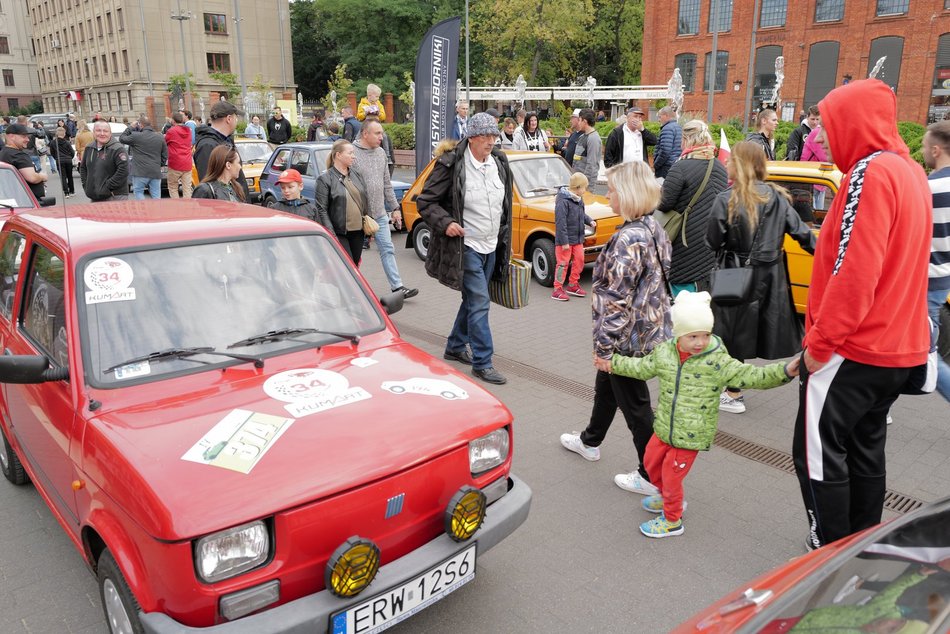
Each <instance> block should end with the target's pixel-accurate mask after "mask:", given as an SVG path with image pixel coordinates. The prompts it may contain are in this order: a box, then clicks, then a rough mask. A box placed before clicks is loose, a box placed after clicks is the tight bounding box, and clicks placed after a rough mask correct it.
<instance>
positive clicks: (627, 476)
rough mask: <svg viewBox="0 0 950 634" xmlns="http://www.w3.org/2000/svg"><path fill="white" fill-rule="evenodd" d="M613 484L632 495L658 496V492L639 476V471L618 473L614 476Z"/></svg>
mask: <svg viewBox="0 0 950 634" xmlns="http://www.w3.org/2000/svg"><path fill="white" fill-rule="evenodd" d="M614 484H616V485H617V486H618V487H620V488H621V489H623V490H624V491H630V492H632V493H639V494H640V495H659V494H660V490H659V489H658V488H656V487H655V486H653V485H652V484H650V483H649V482H647V480H646V479H645V478H644V477H643V476H641V475H640V472H639V471H632V472H630V473H618V474H617V475H615V476H614Z"/></svg>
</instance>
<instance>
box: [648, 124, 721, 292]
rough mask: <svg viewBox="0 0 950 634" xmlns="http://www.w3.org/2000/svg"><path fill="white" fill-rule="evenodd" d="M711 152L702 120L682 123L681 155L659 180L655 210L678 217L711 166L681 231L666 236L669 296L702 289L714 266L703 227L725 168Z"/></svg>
mask: <svg viewBox="0 0 950 634" xmlns="http://www.w3.org/2000/svg"><path fill="white" fill-rule="evenodd" d="M715 149H716V148H715V146H714V145H713V140H712V135H710V134H709V127H708V126H707V125H706V123H705V122H704V121H700V120H699V119H693V120H692V121H690V122H688V123H686V124H685V125H684V126H683V153H682V155H681V156H680V159H679V160H678V161H676V162H675V163H673V167H671V168H670V171H669V172H668V173H667V175H666V179H665V180H664V181H663V196H662V198H661V199H660V204H659V205H658V206H657V210H658V211H664V212H670V213H680V214H681V213H683V212H684V211H685V210H686V208H687V207H688V206H689V203H690V201H691V200H692V199H693V196H694V195H696V192H697V190H699V186H700V185H702V183H703V178H704V177H705V176H706V170H707V169H708V168H709V167H710V165H712V170H711V171H710V172H709V180H708V181H707V182H706V185H705V187H703V190H702V193H700V194H699V198H697V199H696V203H695V204H694V205H693V206H692V208H690V211H689V214H688V215H687V216H686V218H685V222H684V223H683V228H684V230H685V231H680V232H678V233H677V235H675V236H669V238H670V242H672V243H673V259H672V265H671V267H670V277H669V283H670V286H671V287H672V291H673V297H676V294H677V293H678V292H679V291H681V290H688V291H691V292H695V291H697V290H706V289H707V288H708V287H709V286H708V285H709V273H710V272H711V271H712V269H713V266H714V265H715V264H716V257H715V254H714V253H713V252H712V251H711V250H710V249H709V247H708V246H706V240H705V238H706V224H707V221H708V220H709V213H710V212H711V211H712V206H713V202H714V201H715V200H716V196H717V195H718V194H719V192H721V191H723V190H724V189H726V184H727V179H726V168H725V167H723V166H722V163H720V162H719V161H718V160H716V153H715Z"/></svg>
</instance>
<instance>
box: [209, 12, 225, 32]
mask: <svg viewBox="0 0 950 634" xmlns="http://www.w3.org/2000/svg"><path fill="white" fill-rule="evenodd" d="M205 33H222V34H225V35H227V33H228V19H227V18H226V17H225V16H224V15H222V14H220V13H205Z"/></svg>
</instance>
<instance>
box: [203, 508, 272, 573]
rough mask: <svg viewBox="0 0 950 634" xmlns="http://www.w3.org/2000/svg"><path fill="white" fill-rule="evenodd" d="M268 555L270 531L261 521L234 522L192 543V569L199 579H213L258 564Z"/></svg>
mask: <svg viewBox="0 0 950 634" xmlns="http://www.w3.org/2000/svg"><path fill="white" fill-rule="evenodd" d="M269 556H270V535H269V534H268V531H267V526H265V525H264V522H262V521H257V522H251V523H250V524H244V525H242V526H235V527H234V528H229V529H227V530H224V531H221V532H219V533H214V534H213V535H208V536H207V537H202V538H201V539H199V540H198V542H197V543H196V544H195V569H196V570H197V571H198V576H199V577H200V578H201V580H202V581H205V582H207V583H214V582H215V581H221V580H222V579H227V578H229V577H234V576H235V575H239V574H241V573H242V572H247V571H248V570H251V569H252V568H256V567H257V566H259V565H261V564H262V563H264V562H265V561H267V558H268V557H269Z"/></svg>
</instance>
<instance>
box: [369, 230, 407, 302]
mask: <svg viewBox="0 0 950 634" xmlns="http://www.w3.org/2000/svg"><path fill="white" fill-rule="evenodd" d="M376 222H378V223H379V231H377V232H376V235H374V236H373V237H374V238H376V247H377V250H378V251H379V261H380V262H382V264H383V273H385V274H386V279H387V280H389V288H390V289H391V290H396V289H397V288H401V287H402V278H400V277H399V268H398V267H397V266H396V250H395V249H394V248H393V236H392V234H391V233H390V231H389V216H388V215H387V214H383V215H382V216H380V217H379V218H376Z"/></svg>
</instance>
